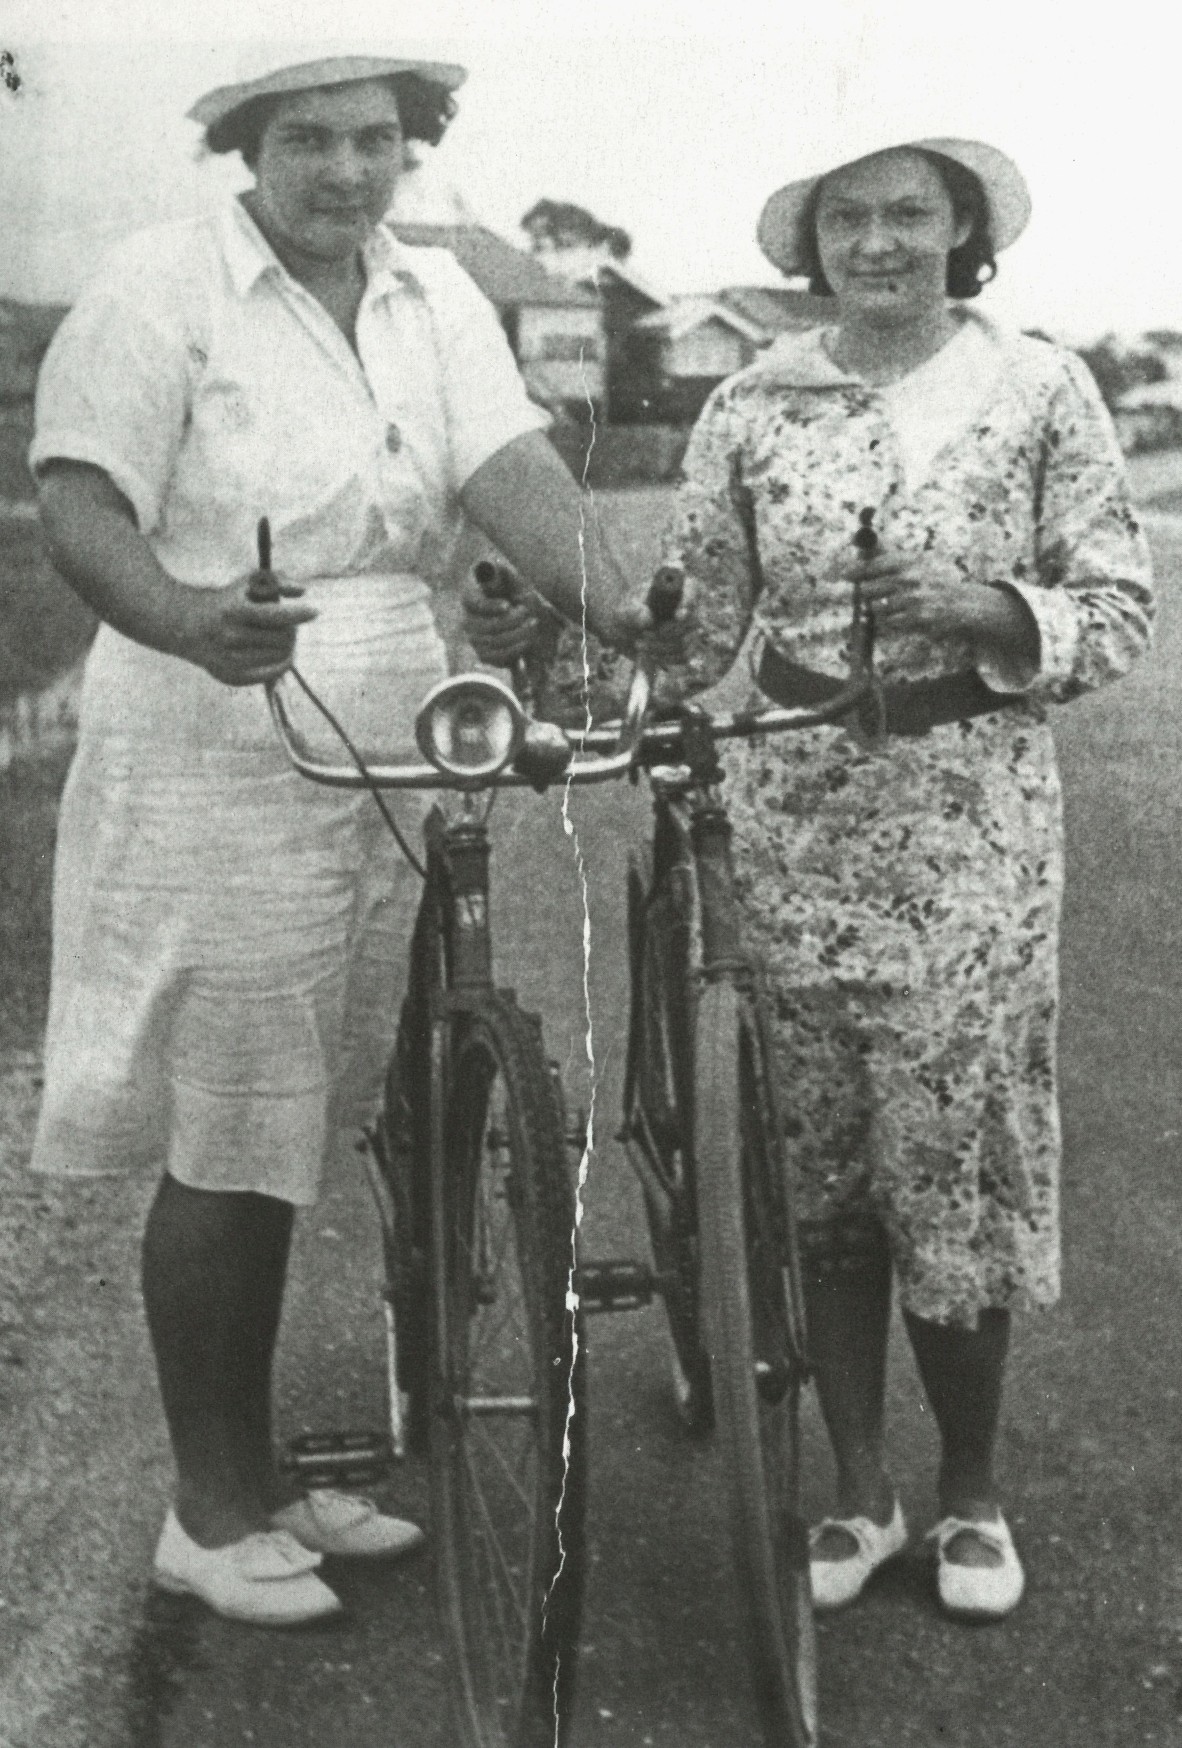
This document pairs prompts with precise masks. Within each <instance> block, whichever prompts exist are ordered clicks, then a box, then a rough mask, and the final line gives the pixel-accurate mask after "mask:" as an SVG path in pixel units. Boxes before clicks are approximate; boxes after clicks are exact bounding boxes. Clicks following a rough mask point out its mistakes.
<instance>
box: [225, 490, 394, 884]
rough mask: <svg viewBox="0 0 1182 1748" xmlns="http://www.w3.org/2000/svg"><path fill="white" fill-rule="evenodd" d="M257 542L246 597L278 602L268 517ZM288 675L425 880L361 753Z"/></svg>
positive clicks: (294, 672) (320, 703) (301, 681)
mask: <svg viewBox="0 0 1182 1748" xmlns="http://www.w3.org/2000/svg"><path fill="white" fill-rule="evenodd" d="M257 540H258V559H259V562H258V569H257V570H256V571H255V572H254V574H253V576H252V577H251V579H250V582H249V583H248V584H247V590H246V593H247V596H248V598H249V599H250V600H252V601H278V600H280V599H281V597H282V591H281V590H280V587H279V579H278V578H277V577H276V575H275V573H274V571H273V570H272V569H271V522H270V518H269V517H267V516H260V517H259V523H258V530H257ZM286 671H287V672H288V673H289V674H290V675H291V677H292V679H293V680H294V681H295V682H296V684H297V686H299V688H300V690H301V691H302V692H303V693H304V694H305V696H306V697H307V698H308V700H309V702H310V703H311V704H313V705H314V706H315V708H316V709H317V710H318V711H319V712H320V714H321V716H323V718H324V720H325V722H327V724H328V726H329V727H330V728H331V729H332V731H333V733H334V734H335V735H336V737H337V739H338V740H339V741H340V743H341V745H342V746H343V747H344V749H345V751H346V752H347V753H348V755H349V757H350V758H351V759H352V761H353V763H354V765H356V767H357V772H358V775H359V776H360V778H361V780H362V782H363V783H364V784H365V787H366V788H367V789H368V791H369V793H370V795H371V796H372V797H373V799H374V801H375V802H376V803H377V808H378V812H379V813H380V814H381V816H382V818H383V819H384V820H385V822H386V825H387V827H388V828H389V831H390V835H391V837H392V838H393V839H394V842H395V843H396V844H397V845H398V848H399V849H400V850H401V851H402V854H403V855H404V856H405V857H406V859H407V861H408V862H409V863H410V865H411V867H412V868H413V869H414V871H415V873H416V874H417V875H418V877H419V879H420V880H426V878H427V870H426V868H425V867H424V866H423V864H422V863H421V862H420V861H419V858H418V857H417V856H416V855H415V853H414V851H413V850H412V849H411V847H410V845H409V844H408V843H407V841H406V839H405V837H404V836H403V835H402V832H401V831H400V829H399V826H398V822H397V820H396V819H395V818H394V815H393V813H392V812H391V810H390V808H389V807H388V806H387V805H386V798H385V796H384V795H383V794H382V791H381V789H380V788H379V787H378V785H377V783H376V781H375V780H374V776H373V773H372V771H371V770H370V768H369V766H368V765H367V764H366V762H365V760H364V759H363V758H362V756H361V754H360V752H358V750H357V748H356V747H355V746H354V744H353V742H352V740H351V739H350V737H349V735H348V733H347V731H346V729H345V728H344V726H343V724H342V723H340V722H339V721H338V720H337V718H336V717H335V716H334V715H333V713H332V711H331V710H330V709H329V707H328V705H327V704H326V703H325V702H324V700H323V698H321V697H320V696H319V694H318V693H317V692H316V691H315V690H314V689H313V688H312V687H311V686H310V685H309V684H308V682H307V680H305V678H304V676H303V674H301V673H300V670H299V669H298V668H297V667H296V665H295V663H294V662H293V663H292V664H291V666H290V667H289V668H288V669H287V670H286Z"/></svg>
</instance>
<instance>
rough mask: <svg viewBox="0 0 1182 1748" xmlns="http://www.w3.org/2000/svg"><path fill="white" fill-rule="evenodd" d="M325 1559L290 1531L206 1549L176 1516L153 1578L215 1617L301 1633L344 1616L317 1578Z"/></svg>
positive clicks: (163, 1538) (167, 1525)
mask: <svg viewBox="0 0 1182 1748" xmlns="http://www.w3.org/2000/svg"><path fill="white" fill-rule="evenodd" d="M319 1564H320V1555H319V1554H314V1553H310V1552H309V1550H308V1549H307V1548H304V1547H301V1546H300V1544H299V1542H297V1541H296V1539H295V1537H294V1536H291V1535H288V1534H287V1532H286V1531H285V1530H282V1529H271V1530H256V1531H255V1532H254V1533H253V1534H252V1535H249V1536H243V1537H242V1539H241V1541H237V1542H231V1543H230V1544H229V1545H228V1546H227V1547H224V1548H203V1547H202V1546H201V1545H200V1543H199V1542H195V1541H194V1540H193V1538H192V1536H190V1535H188V1534H186V1532H185V1530H183V1529H182V1527H181V1524H180V1520H179V1519H178V1517H177V1515H176V1512H175V1511H170V1512H169V1513H168V1516H167V1517H166V1518H165V1520H164V1528H163V1529H162V1530H161V1532H160V1540H159V1542H158V1543H157V1544H156V1557H155V1559H154V1561H153V1564H152V1576H153V1578H154V1579H155V1581H156V1583H157V1585H158V1586H159V1587H160V1589H161V1590H167V1591H170V1592H171V1593H172V1594H174V1595H177V1596H197V1597H200V1599H201V1601H202V1602H204V1603H205V1604H206V1605H207V1606H208V1607H209V1608H212V1609H213V1611H214V1613H215V1614H220V1615H224V1616H225V1618H226V1619H227V1620H232V1621H246V1622H248V1623H249V1624H251V1625H253V1626H258V1627H298V1626H305V1625H307V1623H308V1622H309V1621H319V1620H327V1619H328V1617H329V1616H330V1615H335V1614H340V1613H341V1602H340V1598H339V1597H338V1596H337V1595H336V1593H335V1591H332V1590H330V1589H329V1587H328V1585H327V1584H324V1583H322V1582H321V1580H320V1579H319V1578H317V1576H316V1568H317V1566H319Z"/></svg>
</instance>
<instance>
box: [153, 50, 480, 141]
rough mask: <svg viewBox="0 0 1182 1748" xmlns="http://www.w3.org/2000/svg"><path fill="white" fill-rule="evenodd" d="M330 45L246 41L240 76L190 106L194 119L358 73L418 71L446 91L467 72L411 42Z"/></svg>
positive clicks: (218, 117) (348, 80)
mask: <svg viewBox="0 0 1182 1748" xmlns="http://www.w3.org/2000/svg"><path fill="white" fill-rule="evenodd" d="M329 46H330V45H328V44H322V43H300V44H286V45H280V44H268V45H253V46H250V47H245V48H244V49H243V51H242V52H241V53H240V54H239V56H238V57H237V64H236V66H235V69H234V71H235V74H236V77H235V78H233V79H232V80H230V81H228V82H227V83H226V84H224V85H217V86H215V87H214V89H213V90H212V91H206V92H205V93H204V94H203V95H202V96H201V97H199V98H198V99H197V101H196V103H194V104H193V106H192V108H191V109H190V110H188V112H187V113H188V117H189V120H190V121H195V122H199V123H200V125H201V126H202V127H205V128H210V127H214V126H216V124H217V123H218V122H219V121H223V120H224V119H225V117H226V116H227V115H231V114H232V113H233V111H234V110H236V109H240V108H241V107H242V105H243V104H244V103H250V102H252V101H253V100H254V99H255V98H256V97H290V96H291V94H292V93H293V92H295V91H311V90H314V89H316V88H317V87H319V86H322V85H348V84H352V83H353V82H355V81H356V80H359V79H388V78H389V77H390V76H391V74H394V73H417V74H418V75H419V77H420V78H422V79H426V80H428V81H429V82H430V83H431V84H432V85H442V86H443V87H444V89H445V90H447V91H457V90H458V89H459V87H460V86H461V85H462V84H463V83H464V80H465V79H466V78H467V76H468V74H467V69H466V68H464V67H460V66H457V65H455V63H454V62H450V61H439V60H433V59H430V58H429V57H427V56H425V55H423V54H419V53H416V52H415V51H414V50H413V49H412V48H411V47H410V46H409V45H404V46H403V47H402V48H401V51H400V52H398V53H394V54H383V53H378V52H373V50H372V49H371V47H370V46H368V45H367V46H366V48H365V49H364V50H362V49H361V48H360V47H359V46H356V45H349V46H348V47H347V48H346V49H344V50H343V51H342V52H336V53H328V52H326V50H327V49H328V48H329ZM334 46H335V45H334Z"/></svg>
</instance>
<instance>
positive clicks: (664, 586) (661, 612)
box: [646, 564, 685, 625]
mask: <svg viewBox="0 0 1182 1748" xmlns="http://www.w3.org/2000/svg"><path fill="white" fill-rule="evenodd" d="M684 592H685V573H684V572H683V571H680V570H678V569H677V567H676V565H671V564H663V565H662V566H661V568H660V569H659V570H658V571H657V573H656V575H655V576H654V578H653V580H652V583H651V585H650V587H649V591H648V598H647V602H646V605H647V607H648V610H649V612H650V613H651V614H652V619H653V624H654V625H667V624H668V623H669V621H670V620H671V619H672V618H673V616H674V614H675V613H676V612H677V609H678V608H679V607H680V606H681V597H682V595H683V594H684Z"/></svg>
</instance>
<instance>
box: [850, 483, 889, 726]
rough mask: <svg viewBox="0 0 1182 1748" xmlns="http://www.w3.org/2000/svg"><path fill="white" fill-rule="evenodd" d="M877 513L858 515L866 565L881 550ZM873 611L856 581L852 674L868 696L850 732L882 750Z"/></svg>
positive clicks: (882, 704) (858, 545)
mask: <svg viewBox="0 0 1182 1748" xmlns="http://www.w3.org/2000/svg"><path fill="white" fill-rule="evenodd" d="M874 515H875V512H874V509H873V507H871V506H868V507H867V508H866V509H864V510H860V511H859V512H858V527H857V530H856V532H855V534H854V537H853V542H852V544H853V546H854V547H855V549H856V550H857V554H858V557H859V558H860V559H861V560H862V561H863V563H869V561H870V560H871V559H872V558H873V557H874V556H875V554H876V553H877V552H878V550H879V547H880V541H879V537H878V530H877V529H876V528H875V526H874ZM877 629H878V628H877V626H876V625H875V622H874V609H873V608H872V607H868V606H867V605H866V602H865V599H864V597H863V595H862V580H861V578H860V577H858V576H855V577H854V617H853V623H852V625H851V627H850V671H851V673H853V674H854V675H855V676H856V677H857V678H858V679H862V680H865V681H866V687H867V690H866V694H865V697H864V698H863V700H862V702H861V703H860V704H859V705H858V707H857V709H856V710H855V711H854V714H853V718H852V721H851V728H852V729H853V731H854V733H855V734H856V736H857V738H858V739H859V740H860V741H861V742H862V744H863V746H865V747H866V748H867V749H870V750H873V749H874V748H877V747H881V746H882V745H883V744H884V743H885V741H886V738H887V728H886V699H885V697H884V696H883V689H882V681H881V680H880V679H879V678H878V676H877V674H876V673H875V671H874V651H875V644H876V641H877Z"/></svg>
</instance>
